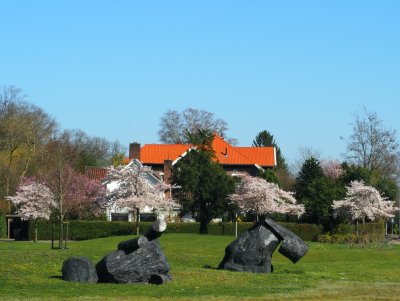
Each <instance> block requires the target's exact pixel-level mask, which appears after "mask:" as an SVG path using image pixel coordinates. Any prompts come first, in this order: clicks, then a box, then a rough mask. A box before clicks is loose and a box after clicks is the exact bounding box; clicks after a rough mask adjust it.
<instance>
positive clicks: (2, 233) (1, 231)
mask: <svg viewBox="0 0 400 301" xmlns="http://www.w3.org/2000/svg"><path fill="white" fill-rule="evenodd" d="M6 230H7V225H6V216H5V214H4V212H3V211H1V210H0V238H4V237H6V232H7V231H6Z"/></svg>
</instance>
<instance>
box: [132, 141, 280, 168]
mask: <svg viewBox="0 0 400 301" xmlns="http://www.w3.org/2000/svg"><path fill="white" fill-rule="evenodd" d="M190 147H191V145H190V144H145V145H144V146H143V147H142V148H141V149H140V161H141V162H142V163H143V164H164V160H172V161H175V160H176V159H177V158H178V157H179V156H181V155H182V154H184V153H185V152H186V151H187V150H188V149H189V148H190ZM212 147H213V150H214V152H215V156H216V158H217V160H218V162H219V163H220V164H222V165H255V164H258V165H260V166H264V167H273V166H275V154H274V148H273V147H236V146H232V145H230V144H229V143H228V142H226V141H225V140H224V139H223V138H221V137H220V136H219V135H215V137H214V141H213V144H212Z"/></svg>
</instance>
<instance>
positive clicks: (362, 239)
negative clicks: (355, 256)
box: [319, 223, 385, 244]
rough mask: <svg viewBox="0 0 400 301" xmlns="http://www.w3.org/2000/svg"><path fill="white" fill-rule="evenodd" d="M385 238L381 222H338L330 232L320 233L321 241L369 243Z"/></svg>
mask: <svg viewBox="0 0 400 301" xmlns="http://www.w3.org/2000/svg"><path fill="white" fill-rule="evenodd" d="M384 238H385V227H384V224H383V223H366V224H359V225H358V226H357V227H356V225H350V224H340V225H338V226H337V227H336V228H335V230H334V231H333V232H332V233H329V234H324V235H321V236H320V238H319V241H320V242H323V243H354V244H369V243H379V242H382V241H383V240H384Z"/></svg>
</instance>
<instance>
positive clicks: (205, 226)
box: [200, 219, 208, 234]
mask: <svg viewBox="0 0 400 301" xmlns="http://www.w3.org/2000/svg"><path fill="white" fill-rule="evenodd" d="M200 234H208V221H207V220H205V219H200Z"/></svg>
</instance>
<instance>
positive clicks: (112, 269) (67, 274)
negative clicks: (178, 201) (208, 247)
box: [62, 219, 172, 284]
mask: <svg viewBox="0 0 400 301" xmlns="http://www.w3.org/2000/svg"><path fill="white" fill-rule="evenodd" d="M166 228H167V223H166V222H165V221H164V220H162V219H158V220H156V221H155V222H154V223H153V225H152V227H151V229H150V230H149V231H148V232H147V233H146V234H145V235H144V236H142V237H138V238H135V239H131V240H127V241H123V242H120V243H119V244H118V250H117V251H114V252H112V253H110V254H108V255H106V256H105V257H104V258H103V259H102V260H101V261H100V262H99V263H97V265H96V268H94V267H93V264H92V263H91V262H90V260H89V259H87V258H85V257H72V258H69V259H67V260H66V261H64V264H63V269H62V273H63V279H64V280H67V281H79V282H108V283H137V282H141V283H152V284H163V283H165V282H166V281H171V280H172V278H171V276H170V275H169V274H168V273H169V270H170V267H169V264H168V262H167V259H166V258H165V255H164V253H163V251H162V250H161V247H160V244H159V242H158V239H157V238H158V237H160V236H161V234H162V232H164V231H165V229H166ZM64 270H65V271H64Z"/></svg>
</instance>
